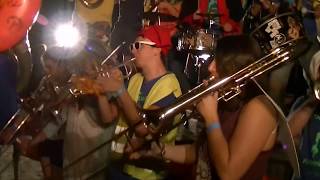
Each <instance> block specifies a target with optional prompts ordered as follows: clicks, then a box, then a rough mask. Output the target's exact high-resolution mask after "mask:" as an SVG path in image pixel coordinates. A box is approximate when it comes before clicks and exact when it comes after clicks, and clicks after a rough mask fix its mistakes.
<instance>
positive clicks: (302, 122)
mask: <svg viewBox="0 0 320 180" xmlns="http://www.w3.org/2000/svg"><path fill="white" fill-rule="evenodd" d="M319 65H320V52H319V51H318V52H317V53H316V54H315V55H314V56H313V57H312V60H311V63H310V74H311V81H310V82H311V84H310V85H311V87H314V88H315V89H316V90H318V86H319V85H318V84H319V78H320V77H319ZM312 90H313V89H312V88H311V91H309V93H308V94H307V96H305V97H304V98H303V100H301V99H300V102H296V104H299V105H297V106H296V107H295V109H294V110H293V111H292V112H291V113H290V114H289V115H288V122H289V126H290V129H291V132H292V136H293V138H294V140H295V142H296V144H297V146H298V147H300V160H301V161H300V166H301V177H300V179H308V180H309V179H319V177H320V174H319V167H318V166H317V163H319V160H320V159H319V157H320V156H319V151H318V149H319V132H320V126H319V121H318V120H319V112H320V109H319V107H320V106H319V99H317V98H316V94H315V92H313V91H312Z"/></svg>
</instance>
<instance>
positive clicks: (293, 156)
mask: <svg viewBox="0 0 320 180" xmlns="http://www.w3.org/2000/svg"><path fill="white" fill-rule="evenodd" d="M252 81H253V82H254V83H255V84H256V85H257V86H258V88H259V89H260V90H261V91H262V92H263V94H264V95H265V96H266V97H267V98H268V100H269V101H270V102H271V103H272V104H273V106H274V107H275V109H276V110H277V112H278V117H279V118H278V119H279V120H278V128H279V131H278V132H279V135H278V138H279V140H280V142H281V143H282V145H283V147H284V148H283V149H284V150H285V151H286V152H287V155H288V158H289V161H290V164H291V167H292V168H293V171H294V175H295V176H297V177H300V165H299V161H298V157H297V150H296V148H295V145H294V141H293V137H292V134H291V131H290V128H289V125H288V122H287V120H286V117H285V115H284V113H283V111H282V110H281V108H280V107H279V105H278V104H277V103H276V102H275V101H274V100H273V99H272V98H271V97H270V96H269V94H268V93H267V92H266V91H265V90H264V89H263V88H262V87H261V86H260V84H259V83H258V82H257V81H256V80H255V79H254V78H253V79H252Z"/></svg>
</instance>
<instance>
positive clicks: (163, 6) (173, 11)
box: [158, 1, 182, 17]
mask: <svg viewBox="0 0 320 180" xmlns="http://www.w3.org/2000/svg"><path fill="white" fill-rule="evenodd" d="M181 4H182V2H178V3H176V4H170V3H169V2H166V1H163V2H160V3H159V5H158V8H159V10H160V12H162V13H165V14H169V15H172V16H174V17H179V15H180V11H181Z"/></svg>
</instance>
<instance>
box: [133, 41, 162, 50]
mask: <svg viewBox="0 0 320 180" xmlns="http://www.w3.org/2000/svg"><path fill="white" fill-rule="evenodd" d="M141 44H145V45H149V46H151V47H156V45H155V43H153V42H149V41H137V42H135V43H132V44H131V45H130V50H131V51H132V50H133V48H135V49H137V50H138V49H140V47H141Z"/></svg>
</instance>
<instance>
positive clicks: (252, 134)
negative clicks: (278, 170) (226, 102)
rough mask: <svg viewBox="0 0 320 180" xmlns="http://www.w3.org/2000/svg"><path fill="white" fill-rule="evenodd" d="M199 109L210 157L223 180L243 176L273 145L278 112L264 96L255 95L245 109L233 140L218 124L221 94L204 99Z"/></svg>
mask: <svg viewBox="0 0 320 180" xmlns="http://www.w3.org/2000/svg"><path fill="white" fill-rule="evenodd" d="M198 110H199V111H200V113H201V114H202V115H203V117H204V119H205V123H206V126H207V128H208V131H207V138H208V147H209V154H210V158H211V161H212V164H213V165H214V166H215V168H216V170H217V173H218V175H219V176H220V178H221V179H228V180H230V179H240V178H241V177H242V176H243V175H244V174H245V173H246V172H247V170H248V169H249V167H250V166H251V165H252V163H253V162H254V161H255V159H256V158H257V156H258V155H259V153H261V152H262V151H266V150H269V149H270V148H271V147H272V146H273V143H274V139H275V133H272V132H273V130H274V129H275V128H276V119H275V112H274V110H273V108H272V106H271V105H268V104H267V103H266V102H265V101H264V100H262V99H261V98H254V99H253V100H251V101H250V102H249V103H248V104H247V105H246V106H245V107H244V108H243V109H242V112H241V114H240V117H239V119H238V123H237V126H236V128H235V131H234V133H233V135H232V137H231V139H230V141H229V142H228V141H227V140H226V138H225V137H224V135H223V132H222V130H221V128H219V125H214V124H217V123H219V121H220V120H219V116H218V113H217V94H215V95H214V96H208V97H206V98H204V99H203V100H202V101H201V102H200V103H199V105H198ZM214 126H215V127H214ZM210 127H211V128H210Z"/></svg>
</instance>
